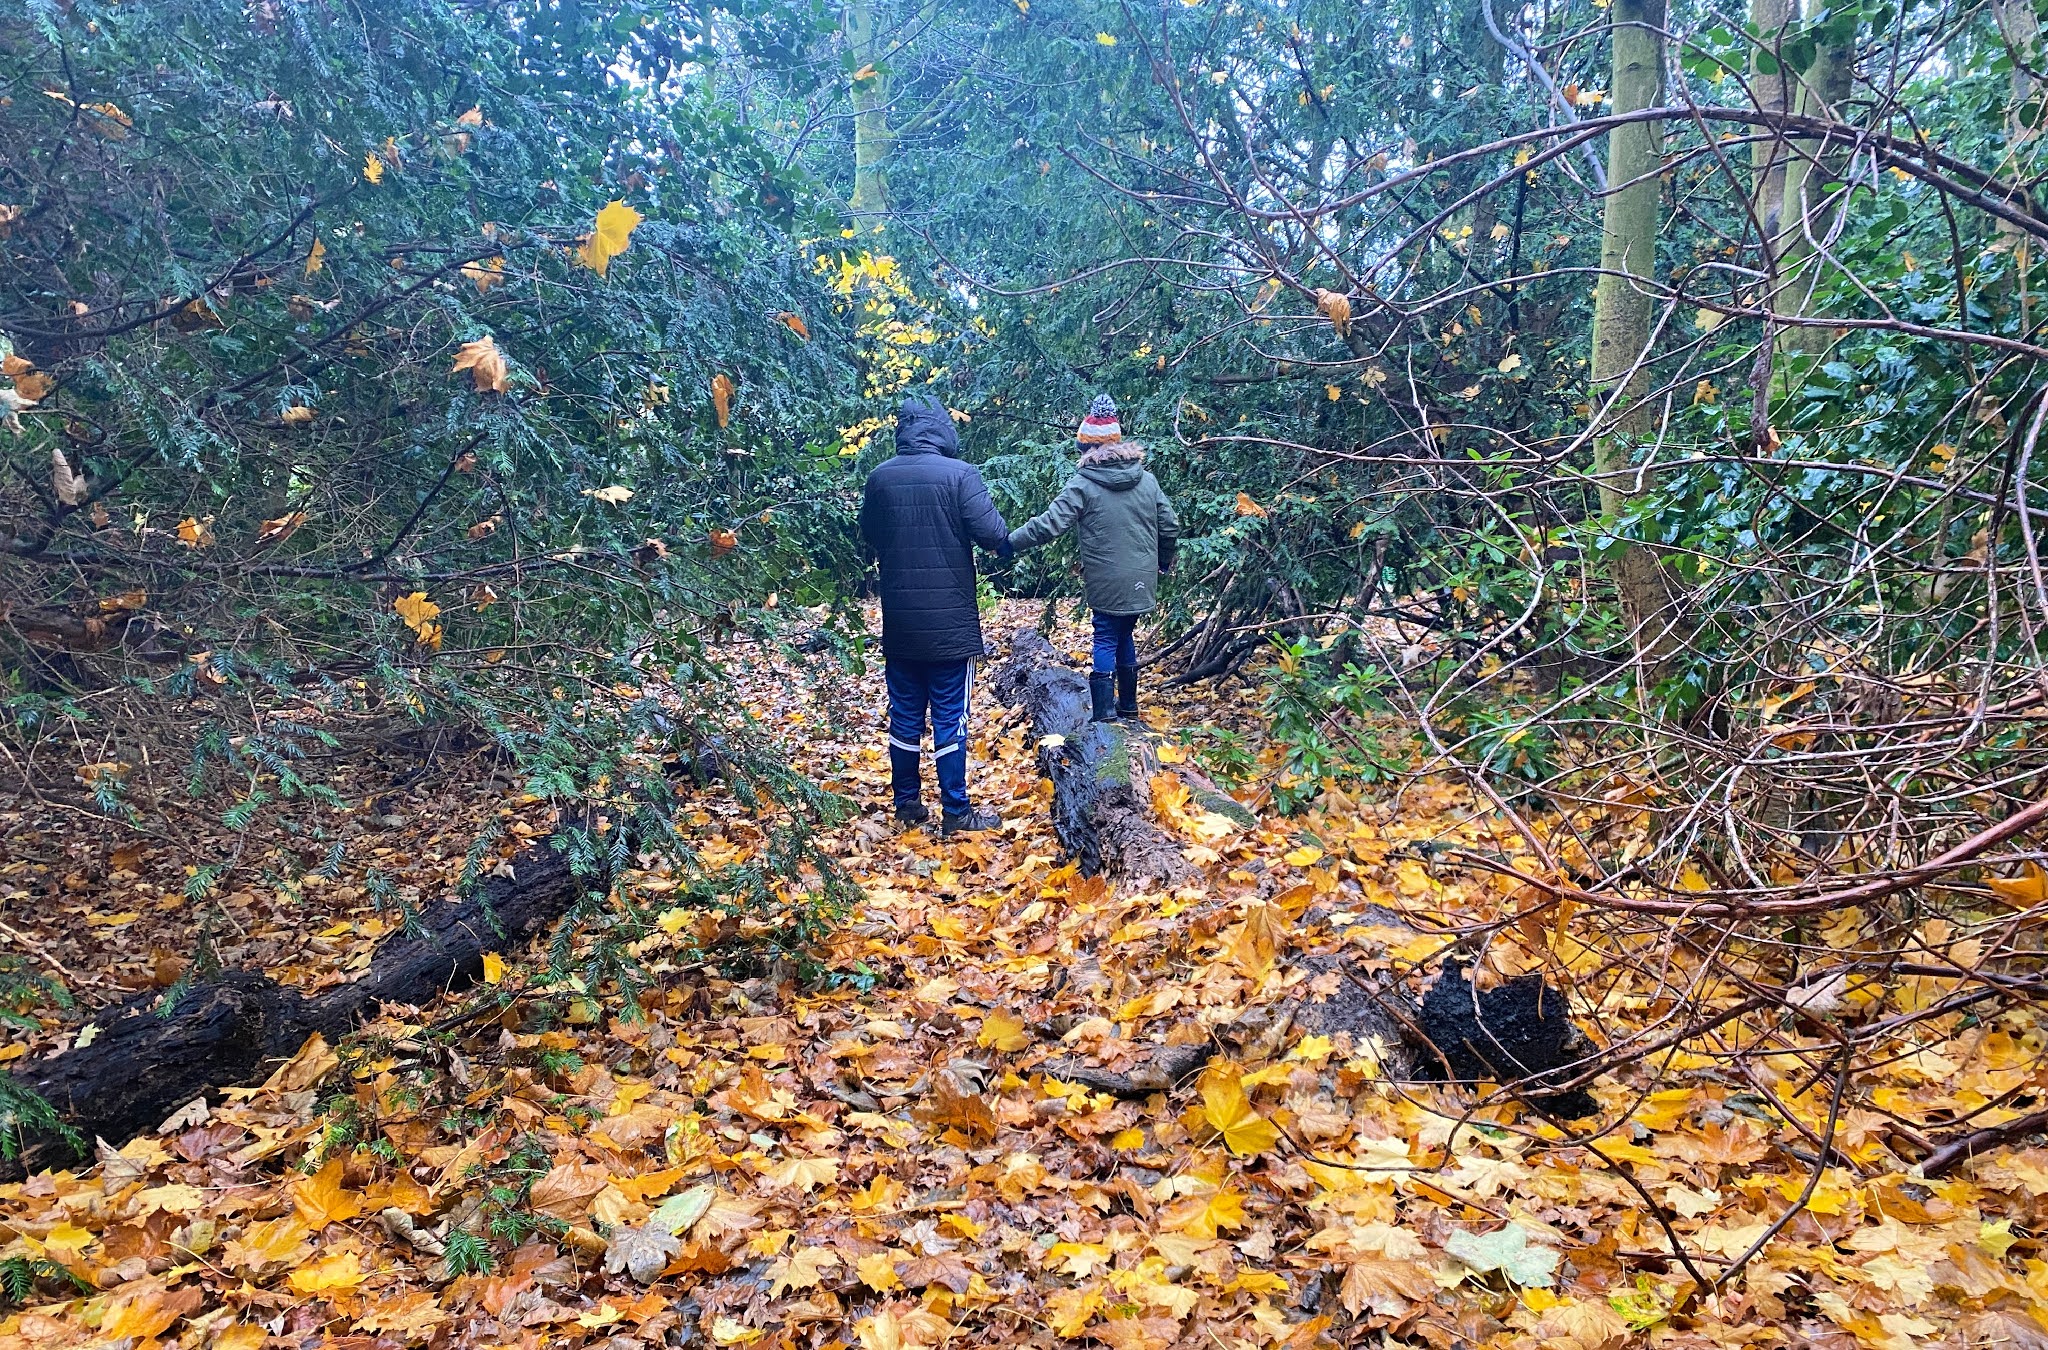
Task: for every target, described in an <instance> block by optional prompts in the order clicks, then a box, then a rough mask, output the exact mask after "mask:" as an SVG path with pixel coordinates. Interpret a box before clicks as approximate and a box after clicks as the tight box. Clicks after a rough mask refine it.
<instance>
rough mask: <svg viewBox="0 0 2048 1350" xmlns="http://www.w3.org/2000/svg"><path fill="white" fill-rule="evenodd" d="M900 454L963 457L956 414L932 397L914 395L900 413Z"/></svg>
mask: <svg viewBox="0 0 2048 1350" xmlns="http://www.w3.org/2000/svg"><path fill="white" fill-rule="evenodd" d="M896 453H897V454H899V455H944V456H945V457H946V458H948V459H958V458H960V433H959V432H958V431H956V430H954V428H953V414H951V413H949V412H947V411H946V405H945V404H943V403H941V402H939V401H938V400H937V399H935V398H933V397H932V396H931V395H930V394H912V395H911V396H910V397H909V398H906V399H904V400H903V406H902V407H901V408H898V409H897V410H896Z"/></svg>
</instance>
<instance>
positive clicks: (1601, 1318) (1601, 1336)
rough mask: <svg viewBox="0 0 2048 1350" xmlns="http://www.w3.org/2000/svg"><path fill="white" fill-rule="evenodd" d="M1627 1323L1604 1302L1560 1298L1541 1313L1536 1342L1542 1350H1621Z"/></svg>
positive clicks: (1625, 1341)
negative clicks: (1552, 1349)
mask: <svg viewBox="0 0 2048 1350" xmlns="http://www.w3.org/2000/svg"><path fill="white" fill-rule="evenodd" d="M1629 1336H1630V1330H1629V1324H1628V1323H1627V1322H1626V1321H1624V1320H1623V1319H1622V1317H1621V1315H1620V1314H1619V1313H1617V1312H1615V1310H1614V1309H1613V1308H1611V1307H1609V1306H1608V1305H1607V1304H1605V1303H1595V1302H1590V1301H1589V1302H1583V1303H1582V1302H1580V1301H1578V1300H1576V1299H1564V1300H1560V1301H1559V1302H1557V1303H1555V1304H1553V1305H1552V1306H1550V1307H1548V1308H1545V1309H1544V1310H1543V1316H1542V1318H1541V1320H1539V1321H1538V1322H1537V1324H1536V1341H1537V1343H1538V1344H1540V1345H1542V1346H1543V1347H1544V1350H1551V1348H1552V1347H1555V1350H1621V1347H1622V1346H1624V1345H1626V1344H1628V1341H1629Z"/></svg>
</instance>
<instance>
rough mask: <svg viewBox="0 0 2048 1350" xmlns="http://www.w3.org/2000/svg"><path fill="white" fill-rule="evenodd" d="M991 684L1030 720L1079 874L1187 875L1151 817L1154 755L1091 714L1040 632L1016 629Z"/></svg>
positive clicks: (1072, 674)
mask: <svg viewBox="0 0 2048 1350" xmlns="http://www.w3.org/2000/svg"><path fill="white" fill-rule="evenodd" d="M989 689H990V692H991V693H993V694H994V695H995V696H996V698H997V699H998V700H999V701H1001V702H1003V703H1008V704H1012V705H1017V704H1021V705H1022V706H1023V708H1024V711H1025V714H1026V716H1027V717H1028V718H1029V719H1030V723H1031V734H1032V736H1033V738H1034V739H1035V740H1036V741H1037V743H1038V769H1039V772H1040V773H1042V774H1044V775H1045V776H1046V777H1047V778H1049V779H1051V780H1052V785H1053V798H1052V818H1053V833H1054V835H1055V836H1056V837H1057V838H1058V839H1059V841H1060V847H1061V848H1063V849H1065V850H1066V851H1067V855H1068V856H1069V857H1070V858H1074V859H1077V860H1078V861H1079V862H1080V865H1081V872H1082V874H1083V875H1084V876H1091V877H1092V876H1111V877H1118V878H1121V879H1124V880H1128V881H1134V882H1139V883H1160V882H1175V881H1180V880H1182V879H1184V878H1186V877H1187V876H1188V875H1189V869H1188V864H1187V860H1186V859H1185V858H1183V857H1182V856H1181V851H1180V846H1179V845H1178V844H1176V843H1175V842H1174V841H1173V839H1172V838H1171V837H1169V836H1168V835H1167V834H1166V833H1165V832H1164V831H1163V830H1161V829H1160V828H1159V826H1158V825H1157V824H1156V823H1154V821H1153V819H1152V804H1151V780H1152V774H1153V773H1154V772H1156V771H1157V770H1158V767H1159V760H1158V756H1157V755H1156V754H1155V753H1154V752H1153V749H1152V744H1151V742H1150V741H1149V740H1148V739H1147V738H1146V736H1145V734H1144V732H1143V731H1142V729H1140V728H1139V727H1137V726H1134V725H1132V724H1130V723H1126V722H1092V721H1090V720H1089V715H1090V712H1091V709H1092V705H1091V701H1090V698H1089V693H1088V677H1087V676H1085V675H1083V674H1082V673H1081V672H1080V671H1078V670H1075V669H1073V668H1072V667H1071V666H1068V665H1066V664H1065V663H1064V662H1062V661H1061V660H1060V657H1059V653H1057V652H1055V651H1054V650H1053V648H1052V644H1051V643H1050V642H1048V641H1046V639H1045V635H1044V634H1043V633H1040V632H1038V631H1037V630H1036V629H1032V628H1021V629H1019V630H1018V631H1017V633H1016V634H1015V635H1014V636H1013V637H1012V638H1011V640H1010V656H1009V659H1008V660H1007V661H1005V662H1004V663H1003V665H1002V666H1000V667H999V668H998V669H997V670H996V673H995V674H994V676H992V677H991V679H990V682H989ZM1240 809H1241V808H1240Z"/></svg>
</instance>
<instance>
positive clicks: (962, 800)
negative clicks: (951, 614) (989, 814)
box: [884, 656, 974, 815]
mask: <svg viewBox="0 0 2048 1350" xmlns="http://www.w3.org/2000/svg"><path fill="white" fill-rule="evenodd" d="M884 669H885V675H886V678H887V680H888V685H889V778H890V786H891V788H892V789H893V791H894V793H895V797H896V805H897V806H898V807H899V808H900V807H906V806H915V805H916V804H917V802H918V797H919V778H920V776H921V775H920V773H919V767H918V757H919V756H920V755H921V754H922V753H923V746H924V727H925V714H926V713H927V712H929V713H930V714H931V727H932V771H933V773H934V774H936V775H937V777H938V780H939V808H940V809H941V810H942V811H945V812H946V813H947V814H949V815H962V814H964V813H965V812H966V810H967V700H968V698H969V696H970V695H971V693H972V692H973V687H974V662H973V661H971V660H965V659H963V660H959V661H906V660H902V659H900V658H898V657H894V656H892V657H889V658H888V660H887V662H886V664H885V668H884Z"/></svg>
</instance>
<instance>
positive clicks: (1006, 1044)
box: [974, 1012, 1031, 1052]
mask: <svg viewBox="0 0 2048 1350" xmlns="http://www.w3.org/2000/svg"><path fill="white" fill-rule="evenodd" d="M974 1043H975V1044H976V1045H978V1046H980V1047H982V1048H983V1049H984V1050H1002V1051H1006V1052H1015V1051H1018V1050H1022V1049H1023V1048H1024V1047H1025V1046H1027V1045H1029V1044H1031V1037H1030V1036H1028V1035H1026V1034H1025V1031H1024V1019H1023V1018H1021V1017H1012V1016H1011V1015H1010V1014H1008V1013H1006V1012H992V1013H990V1014H989V1015H988V1016H987V1017H984V1018H982V1019H981V1030H980V1031H978V1032H976V1033H975V1037H974Z"/></svg>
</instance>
